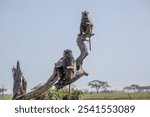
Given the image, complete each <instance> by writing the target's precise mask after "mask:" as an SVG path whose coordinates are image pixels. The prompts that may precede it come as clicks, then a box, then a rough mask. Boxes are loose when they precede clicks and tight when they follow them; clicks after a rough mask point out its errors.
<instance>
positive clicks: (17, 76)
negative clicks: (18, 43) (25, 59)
mask: <svg viewBox="0 0 150 117" xmlns="http://www.w3.org/2000/svg"><path fill="white" fill-rule="evenodd" d="M12 72H13V79H14V84H13V98H12V99H13V100H14V99H17V98H18V97H19V96H21V95H23V94H25V93H26V89H27V82H26V80H25V78H24V77H23V74H22V72H21V69H20V63H19V61H17V66H16V68H15V67H13V68H12Z"/></svg>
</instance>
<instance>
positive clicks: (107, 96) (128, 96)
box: [83, 92, 150, 100]
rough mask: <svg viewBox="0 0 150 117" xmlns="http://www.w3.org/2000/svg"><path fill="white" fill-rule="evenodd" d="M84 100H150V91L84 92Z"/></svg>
mask: <svg viewBox="0 0 150 117" xmlns="http://www.w3.org/2000/svg"><path fill="white" fill-rule="evenodd" d="M83 100H150V92H141V93H125V92H115V93H92V94H84V97H83Z"/></svg>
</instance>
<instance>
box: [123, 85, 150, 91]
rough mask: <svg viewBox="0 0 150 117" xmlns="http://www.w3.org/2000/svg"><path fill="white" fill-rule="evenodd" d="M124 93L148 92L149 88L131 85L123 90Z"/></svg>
mask: <svg viewBox="0 0 150 117" xmlns="http://www.w3.org/2000/svg"><path fill="white" fill-rule="evenodd" d="M123 90H124V91H134V92H143V91H150V86H140V85H137V84H131V85H130V86H126V87H124V88H123Z"/></svg>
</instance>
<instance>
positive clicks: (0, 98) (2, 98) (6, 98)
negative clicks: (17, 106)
mask: <svg viewBox="0 0 150 117" xmlns="http://www.w3.org/2000/svg"><path fill="white" fill-rule="evenodd" d="M0 100H11V96H10V95H5V96H4V97H0Z"/></svg>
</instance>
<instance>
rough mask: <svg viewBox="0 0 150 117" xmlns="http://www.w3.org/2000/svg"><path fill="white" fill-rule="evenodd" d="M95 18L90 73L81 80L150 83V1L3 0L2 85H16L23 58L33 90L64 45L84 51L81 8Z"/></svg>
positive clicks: (46, 75)
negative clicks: (15, 71)
mask: <svg viewBox="0 0 150 117" xmlns="http://www.w3.org/2000/svg"><path fill="white" fill-rule="evenodd" d="M83 10H88V11H89V12H90V16H91V18H92V20H93V23H94V33H95V36H93V38H92V51H91V52H90V54H89V56H88V57H87V58H86V60H85V61H84V68H85V69H86V71H87V72H88V73H89V76H88V77H82V78H81V79H80V80H78V81H77V82H76V83H75V85H76V86H77V87H78V88H80V89H85V88H87V84H88V82H89V81H91V80H95V79H98V80H102V81H107V82H109V84H110V85H111V86H112V89H121V88H123V87H124V86H127V85H130V84H132V83H136V84H139V85H150V1H149V0H0V87H1V86H5V87H6V88H7V89H9V92H11V90H12V85H13V80H12V79H13V77H12V72H11V68H12V67H13V65H15V64H16V61H17V60H20V63H21V69H22V71H23V74H24V76H25V78H26V80H27V81H28V89H31V87H33V86H35V85H37V84H39V83H44V82H46V80H47V79H48V78H49V76H50V75H51V74H52V70H53V65H54V63H55V62H56V61H57V60H58V59H59V58H60V57H62V52H63V50H64V49H71V50H72V51H73V54H74V57H75V58H76V57H77V56H78V55H79V49H78V47H77V45H76V37H77V34H78V33H79V24H80V17H81V12H82V11H83Z"/></svg>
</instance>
